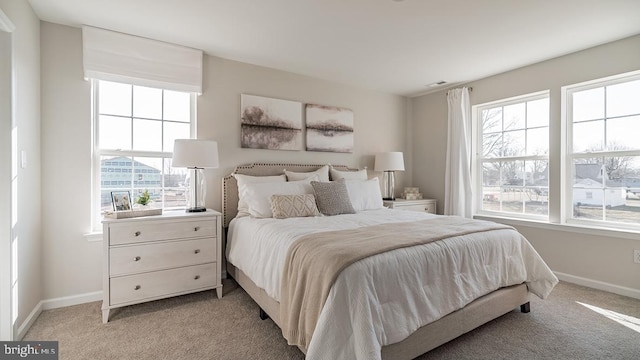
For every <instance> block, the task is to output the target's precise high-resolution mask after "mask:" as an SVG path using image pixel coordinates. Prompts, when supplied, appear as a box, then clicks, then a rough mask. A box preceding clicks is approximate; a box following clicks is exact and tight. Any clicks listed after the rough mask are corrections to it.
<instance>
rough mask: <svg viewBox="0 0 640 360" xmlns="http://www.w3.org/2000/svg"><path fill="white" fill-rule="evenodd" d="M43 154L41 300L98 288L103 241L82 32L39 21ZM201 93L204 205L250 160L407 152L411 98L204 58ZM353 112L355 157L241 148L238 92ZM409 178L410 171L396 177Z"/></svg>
mask: <svg viewBox="0 0 640 360" xmlns="http://www.w3.org/2000/svg"><path fill="white" fill-rule="evenodd" d="M41 30H42V31H41V36H42V39H41V41H42V59H43V60H42V114H43V119H42V121H43V124H42V153H43V167H42V170H43V172H42V173H43V184H42V189H43V211H44V212H45V214H46V216H45V217H44V221H43V238H44V249H43V251H44V253H45V254H46V256H44V257H43V276H44V298H45V299H52V298H58V297H64V296H72V295H77V294H83V293H89V292H93V291H99V290H101V289H102V283H101V269H102V268H101V262H102V258H101V254H102V247H101V243H100V242H88V241H87V240H85V238H84V237H83V234H85V233H88V232H89V231H90V230H91V229H90V223H91V219H90V191H91V189H90V186H91V173H90V164H91V143H90V141H91V113H90V111H91V110H90V84H89V82H87V81H85V80H83V74H82V42H81V31H80V29H76V28H71V27H67V26H62V25H56V24H51V23H47V22H42V24H41ZM203 80H204V91H203V94H202V95H201V96H199V97H198V104H197V107H198V116H197V117H198V137H199V138H209V139H214V140H217V141H218V145H219V152H220V168H219V169H211V170H206V173H205V174H206V176H207V184H208V191H207V199H206V202H207V206H208V207H211V208H214V209H218V210H219V209H220V208H221V197H220V187H221V182H220V179H221V178H222V177H223V176H224V175H226V174H228V173H230V172H231V171H232V170H233V167H234V166H235V165H239V164H243V163H249V162H258V161H261V162H303V163H321V164H322V163H332V164H347V165H351V166H357V167H364V166H367V167H369V168H370V169H372V168H373V155H374V153H376V152H379V151H404V152H406V153H408V152H409V150H410V149H409V147H408V146H407V145H406V142H405V139H406V134H407V131H408V130H407V115H406V114H407V111H408V99H406V98H404V97H401V96H396V95H389V94H384V93H380V92H375V91H369V90H364V89H360V88H355V87H351V86H346V85H341V84H337V83H332V82H327V81H322V80H318V79H314V78H310V77H305V76H300V75H295V74H291V73H287V72H283V71H277V70H273V69H268V68H264V67H259V66H253V65H248V64H244V63H239V62H235V61H230V60H225V59H221V58H217V57H213V56H205V57H204V78H203ZM242 93H247V94H253V95H261V96H268V97H274V98H280V99H287V100H295V101H300V102H303V103H318V104H325V105H334V106H342V107H347V108H350V109H352V110H353V111H354V114H355V140H354V142H355V150H354V153H353V154H336V153H319V152H306V151H269V150H255V149H241V148H240V94H242ZM398 178H399V182H400V184H399V187H401V186H404V180H403V179H410V178H411V171H410V167H409V168H408V171H406V172H404V173H401V174H399V177H398Z"/></svg>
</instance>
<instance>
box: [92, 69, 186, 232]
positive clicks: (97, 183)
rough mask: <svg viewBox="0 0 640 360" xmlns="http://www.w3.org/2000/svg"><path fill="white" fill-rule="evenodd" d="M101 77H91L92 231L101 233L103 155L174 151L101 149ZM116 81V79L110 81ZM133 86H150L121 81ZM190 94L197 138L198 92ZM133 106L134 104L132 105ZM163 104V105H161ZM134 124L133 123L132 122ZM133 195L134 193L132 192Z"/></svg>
mask: <svg viewBox="0 0 640 360" xmlns="http://www.w3.org/2000/svg"><path fill="white" fill-rule="evenodd" d="M100 81H106V80H99V79H91V133H92V136H91V138H92V144H91V152H92V156H91V178H92V181H91V219H92V220H91V229H92V233H101V232H102V213H103V212H102V209H101V203H102V200H101V196H102V192H101V175H100V174H101V167H102V164H101V162H100V158H101V157H102V156H127V157H153V158H163V159H166V158H168V159H171V157H172V156H173V152H167V151H141V150H101V149H100V140H99V139H100V130H99V129H100V126H99V125H100V124H99V121H100V109H99V97H100V93H99V83H100ZM108 82H114V81H108ZM121 84H126V85H131V86H143V87H149V86H145V85H137V84H133V83H121ZM160 90H163V91H164V90H170V91H175V90H171V89H160ZM182 92H184V93H188V94H189V107H190V109H189V110H190V111H189V113H190V114H189V136H190V138H192V139H193V138H195V137H196V134H197V121H196V114H197V108H196V105H197V94H196V93H195V92H186V91H182ZM131 106H133V104H132V105H131ZM161 106H162V105H161ZM132 126H133V123H132ZM161 188H162V189H164V185H163V184H162V185H161ZM132 195H133V194H132ZM176 209H179V208H176Z"/></svg>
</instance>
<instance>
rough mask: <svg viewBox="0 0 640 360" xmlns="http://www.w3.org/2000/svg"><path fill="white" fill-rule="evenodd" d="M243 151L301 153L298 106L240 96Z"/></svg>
mask: <svg viewBox="0 0 640 360" xmlns="http://www.w3.org/2000/svg"><path fill="white" fill-rule="evenodd" d="M240 102H241V105H240V107H241V109H240V114H241V125H240V127H241V130H240V132H241V136H242V139H241V144H242V147H243V148H251V149H271V150H302V149H303V146H302V103H300V102H296V101H289V100H281V99H273V98H267V97H262V96H254V95H246V94H242V95H241V97H240Z"/></svg>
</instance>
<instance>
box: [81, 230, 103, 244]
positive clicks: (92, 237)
mask: <svg viewBox="0 0 640 360" xmlns="http://www.w3.org/2000/svg"><path fill="white" fill-rule="evenodd" d="M84 239H85V240H87V241H88V242H102V231H94V232H90V233H86V234H84Z"/></svg>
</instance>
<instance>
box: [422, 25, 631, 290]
mask: <svg viewBox="0 0 640 360" xmlns="http://www.w3.org/2000/svg"><path fill="white" fill-rule="evenodd" d="M639 69H640V36H635V37H631V38H627V39H624V40H621V41H617V42H613V43H609V44H605V45H602V46H598V47H595V48H591V49H588V50H584V51H581V52H577V53H574V54H569V55H566V56H562V57H559V58H556V59H552V60H549V61H545V62H541V63H538V64H534V65H531V66H527V67H524V68H521V69H517V70H514V71H510V72H506V73H503V74H499V75H496V76H492V77H489V78H486V79H482V80H478V81H474V82H472V83H469V84H467V85H466V86H471V87H473V92H472V93H471V97H470V99H471V105H476V104H482V103H486V102H489V101H494V100H500V99H504V98H509V97H513V96H517V95H522V94H528V93H532V92H536V91H541V90H547V89H548V90H550V112H551V125H550V127H551V133H552V134H553V135H552V136H551V139H550V150H551V151H552V152H555V153H557V152H559V151H560V104H561V103H560V88H561V87H562V86H565V85H570V84H575V83H579V82H583V81H587V80H592V79H597V78H601V77H606V76H610V75H615V74H620V73H624V72H629V71H634V70H639ZM410 126H411V127H412V129H413V147H412V149H413V156H414V161H413V179H414V183H415V184H416V186H420V188H421V190H422V191H423V193H425V195H426V196H430V197H435V198H437V199H438V200H439V209H438V210H439V212H440V213H442V210H443V209H442V207H441V206H440V204H442V203H443V201H444V188H445V185H444V171H445V156H444V154H446V142H447V100H446V92H445V91H441V92H438V93H434V94H430V95H425V96H422V97H418V98H414V99H412V120H411V125H410ZM559 189H560V163H559V161H558V160H557V159H554V160H553V161H551V162H550V195H551V197H552V198H553V199H554V200H552V203H551V207H552V209H553V211H552V213H551V218H552V219H553V220H556V221H557V219H559V216H560V214H559V211H558V209H559ZM517 227H518V229H519V230H520V231H522V232H523V233H524V234H525V235H526V236H527V238H528V239H529V241H530V242H531V243H532V244H533V245H534V247H535V248H536V249H537V250H538V252H540V254H541V255H542V257H543V258H544V259H545V260H546V261H547V263H548V264H549V266H550V267H551V268H552V269H553V270H554V271H557V272H561V273H564V274H568V275H570V277H577V278H574V280H578V281H582V280H581V279H579V278H585V279H586V280H588V281H591V280H593V281H596V282H603V283H606V284H605V285H604V286H605V287H606V286H608V285H612V286H613V287H614V288H619V289H622V290H623V292H624V291H626V292H627V293H629V292H630V293H633V294H636V295H638V296H640V265H639V264H634V263H633V260H632V259H633V249H634V248H635V249H640V235H637V236H633V235H632V236H630V237H631V238H621V237H613V236H608V235H606V234H605V235H593V234H588V233H587V234H585V233H578V232H575V231H560V230H558V226H556V227H553V226H548V227H547V228H540V227H531V226H517ZM565 230H570V229H565ZM588 281H587V282H588ZM593 284H595V283H593V282H592V285H593ZM601 285H602V284H601ZM629 289H631V291H628V290H629Z"/></svg>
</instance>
